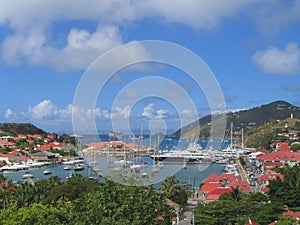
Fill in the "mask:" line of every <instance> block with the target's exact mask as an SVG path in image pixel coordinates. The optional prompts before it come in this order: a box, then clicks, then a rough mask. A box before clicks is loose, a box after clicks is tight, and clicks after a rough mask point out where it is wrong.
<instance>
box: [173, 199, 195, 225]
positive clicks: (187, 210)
mask: <svg viewBox="0 0 300 225" xmlns="http://www.w3.org/2000/svg"><path fill="white" fill-rule="evenodd" d="M200 200H201V199H200V198H189V199H188V202H187V205H186V206H185V207H184V209H183V214H182V215H181V219H180V220H179V223H178V225H191V224H194V223H193V217H194V212H193V210H194V208H195V207H196V206H197V205H198V201H200Z"/></svg>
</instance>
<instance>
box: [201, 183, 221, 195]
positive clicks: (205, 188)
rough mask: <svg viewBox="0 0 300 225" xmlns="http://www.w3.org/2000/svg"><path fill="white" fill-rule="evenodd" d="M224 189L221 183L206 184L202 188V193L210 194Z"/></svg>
mask: <svg viewBox="0 0 300 225" xmlns="http://www.w3.org/2000/svg"><path fill="white" fill-rule="evenodd" d="M218 187H222V185H221V184H220V183H219V182H207V183H204V184H203V185H202V187H201V191H202V192H204V193H208V192H211V191H213V190H214V189H216V188H218Z"/></svg>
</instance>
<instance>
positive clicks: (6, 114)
mask: <svg viewBox="0 0 300 225" xmlns="http://www.w3.org/2000/svg"><path fill="white" fill-rule="evenodd" d="M15 116H16V114H15V113H14V112H13V111H12V110H11V109H7V110H6V112H5V115H4V117H5V119H10V118H12V117H15Z"/></svg>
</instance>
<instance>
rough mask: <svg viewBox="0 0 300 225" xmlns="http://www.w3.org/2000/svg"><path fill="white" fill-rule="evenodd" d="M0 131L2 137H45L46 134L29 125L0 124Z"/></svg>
mask: <svg viewBox="0 0 300 225" xmlns="http://www.w3.org/2000/svg"><path fill="white" fill-rule="evenodd" d="M0 131H1V132H2V134H3V135H12V136H14V135H18V134H41V135H46V134H47V132H46V131H44V130H42V129H40V128H37V127H36V126H34V125H33V124H30V123H0Z"/></svg>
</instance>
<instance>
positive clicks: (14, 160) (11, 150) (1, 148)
mask: <svg viewBox="0 0 300 225" xmlns="http://www.w3.org/2000/svg"><path fill="white" fill-rule="evenodd" d="M0 134H2V136H0V166H4V165H8V166H9V165H13V164H30V163H32V162H39V161H43V162H51V163H53V162H57V161H59V158H61V156H60V155H59V154H53V153H51V151H52V150H61V151H67V152H69V151H70V150H71V149H74V146H72V147H69V144H64V143H60V142H58V141H56V138H57V135H56V134H46V135H41V134H19V135H15V136H9V135H6V134H5V132H3V131H1V132H0Z"/></svg>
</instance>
